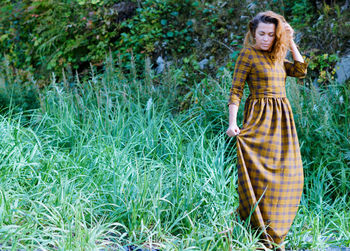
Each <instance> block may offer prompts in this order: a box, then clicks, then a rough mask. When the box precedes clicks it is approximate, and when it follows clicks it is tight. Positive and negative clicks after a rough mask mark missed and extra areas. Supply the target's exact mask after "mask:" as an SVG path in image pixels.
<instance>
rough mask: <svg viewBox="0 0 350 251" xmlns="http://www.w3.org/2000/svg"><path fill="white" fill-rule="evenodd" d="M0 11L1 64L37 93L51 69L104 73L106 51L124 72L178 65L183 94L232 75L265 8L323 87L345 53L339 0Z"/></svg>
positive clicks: (35, 6)
mask: <svg viewBox="0 0 350 251" xmlns="http://www.w3.org/2000/svg"><path fill="white" fill-rule="evenodd" d="M0 8H1V9H0V10H1V13H0V14H1V15H0V41H1V43H0V52H1V54H0V57H1V60H2V61H6V62H7V64H8V65H9V66H10V69H11V71H14V72H16V74H17V75H18V80H21V84H24V85H25V84H26V82H27V81H31V80H30V79H32V78H33V79H35V83H36V85H37V87H39V88H42V87H43V86H46V85H47V84H49V82H50V81H49V78H50V77H51V76H52V72H54V73H55V75H56V77H58V78H60V79H61V78H62V70H64V71H66V72H67V73H68V74H70V75H75V74H76V73H78V74H82V75H84V74H86V73H87V72H88V71H89V69H90V66H91V65H93V66H96V67H97V69H99V68H102V66H103V62H104V60H105V58H106V55H108V54H109V53H110V54H111V55H112V57H113V59H114V60H115V63H116V64H119V65H122V66H123V67H124V68H125V70H130V68H131V65H130V64H131V61H132V60H134V62H135V63H136V65H137V67H138V70H139V71H140V72H142V70H141V69H143V68H144V61H145V58H147V57H148V58H150V61H151V64H152V67H156V66H157V63H156V60H157V58H158V57H159V56H161V57H162V58H163V59H164V60H166V61H171V62H172V64H174V65H177V66H179V67H182V68H184V70H185V76H184V83H183V88H184V89H185V91H186V88H187V91H188V87H190V86H192V85H193V83H194V82H196V81H197V82H198V81H200V80H201V79H202V78H203V76H205V74H211V75H214V76H215V75H216V74H217V73H218V69H220V67H227V68H228V69H231V70H232V67H233V64H234V59H235V56H236V55H237V53H238V51H239V50H240V48H241V46H242V41H243V36H244V33H245V32H246V25H247V22H248V21H249V19H250V18H252V17H253V16H254V15H255V14H256V13H258V12H259V11H264V10H268V9H271V10H273V11H276V12H278V13H280V14H282V15H284V16H285V17H286V19H287V21H289V22H290V23H291V25H292V26H293V27H294V28H295V29H296V30H297V37H296V40H297V42H299V45H300V47H301V49H302V52H303V54H304V55H306V56H307V57H308V58H309V60H310V69H311V71H310V74H309V76H310V77H313V78H320V79H319V82H320V83H321V82H322V83H323V82H327V77H326V72H328V73H333V75H334V71H333V72H332V70H333V67H334V65H335V63H336V61H337V59H338V58H339V57H340V56H341V55H343V54H344V53H346V49H347V48H350V42H349V41H350V32H349V29H350V28H349V27H350V24H349V20H350V14H349V13H350V11H349V6H348V1H345V0H344V1H316V0H315V1H306V0H297V1H289V0H287V1H218V0H216V1H214V0H211V1H199V0H166V1H161V0H146V1H118V0H114V1H112V0H76V1H73V0H58V1H54V0H44V1H41V0H38V1H33V0H11V1H10V0H3V1H1V3H0ZM325 54H326V56H325ZM202 60H208V61H202ZM201 61H202V63H204V65H201V64H199V62H201ZM205 62H207V63H205ZM202 66H204V67H202ZM140 77H141V75H140ZM2 104H3V105H4V103H2Z"/></svg>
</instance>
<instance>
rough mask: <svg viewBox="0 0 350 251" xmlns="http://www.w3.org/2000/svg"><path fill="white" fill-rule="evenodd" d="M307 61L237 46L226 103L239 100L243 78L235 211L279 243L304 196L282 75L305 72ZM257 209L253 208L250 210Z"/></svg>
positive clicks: (298, 158)
mask: <svg viewBox="0 0 350 251" xmlns="http://www.w3.org/2000/svg"><path fill="white" fill-rule="evenodd" d="M306 70H307V64H306V63H301V62H298V61H295V62H294V63H291V62H289V61H285V62H284V64H283V65H282V64H275V63H273V62H272V60H271V59H270V58H269V52H266V51H262V50H257V49H255V48H253V47H248V48H244V49H242V50H241V52H240V54H239V56H238V58H237V61H236V65H235V70H234V76H233V83H232V87H231V89H230V98H229V102H228V103H229V104H236V105H239V104H240V101H241V97H242V93H243V87H244V84H245V82H247V83H248V86H249V90H250V94H249V96H248V98H247V100H246V103H245V107H244V120H243V126H242V128H241V130H240V134H239V135H238V136H237V168H238V193H239V208H238V212H239V214H240V216H241V217H242V218H243V219H247V218H248V217H249V215H250V214H251V224H252V225H253V226H255V227H259V228H261V229H263V230H264V233H265V236H264V238H265V239H267V240H269V241H272V242H274V243H277V244H281V243H282V242H283V240H284V239H285V237H286V235H287V233H288V231H289V229H290V227H291V224H292V222H293V220H294V218H295V215H296V213H297V210H298V206H299V203H300V198H301V195H302V190H303V184H304V176H303V165H302V160H301V155H300V149H299V142H298V136H297V132H296V128H295V124H294V118H293V114H292V109H291V106H290V103H289V101H288V99H287V97H286V90H285V81H286V76H293V77H304V76H305V75H306ZM254 208H255V210H254V211H253V210H252V209H254Z"/></svg>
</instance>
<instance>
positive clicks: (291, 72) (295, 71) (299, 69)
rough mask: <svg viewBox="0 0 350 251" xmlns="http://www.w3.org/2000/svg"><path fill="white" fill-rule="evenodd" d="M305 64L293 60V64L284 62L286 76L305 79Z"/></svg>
mask: <svg viewBox="0 0 350 251" xmlns="http://www.w3.org/2000/svg"><path fill="white" fill-rule="evenodd" d="M307 65H308V64H307V63H302V62H300V61H296V60H294V63H292V62H290V61H288V60H284V68H285V69H286V73H287V76H290V77H297V78H305V76H306V73H307Z"/></svg>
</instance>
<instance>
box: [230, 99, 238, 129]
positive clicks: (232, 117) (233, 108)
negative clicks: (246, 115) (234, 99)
mask: <svg viewBox="0 0 350 251" xmlns="http://www.w3.org/2000/svg"><path fill="white" fill-rule="evenodd" d="M228 110H229V122H228V123H229V126H234V125H237V112H238V106H237V105H234V104H230V105H229V107H228Z"/></svg>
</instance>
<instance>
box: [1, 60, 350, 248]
mask: <svg viewBox="0 0 350 251" xmlns="http://www.w3.org/2000/svg"><path fill="white" fill-rule="evenodd" d="M147 71H150V70H149V69H147V67H146V74H149V73H150V72H149V73H147ZM177 73H178V72H177V71H176V70H170V71H169V72H167V73H165V74H164V76H162V77H161V81H162V83H163V84H162V85H158V84H157V83H155V82H153V80H152V79H153V78H152V77H150V76H149V75H148V76H149V77H148V78H145V79H146V81H143V80H138V79H136V78H135V77H134V78H133V79H131V80H129V81H128V80H127V78H126V77H125V76H124V75H123V73H122V72H120V71H119V70H118V69H115V68H113V67H112V65H111V64H107V69H106V71H105V72H104V73H103V74H95V73H93V71H92V75H91V78H90V79H89V81H84V82H81V81H80V80H79V79H78V78H75V79H74V78H73V80H72V82H69V81H68V80H65V81H63V82H62V83H56V82H55V80H54V79H55V78H54V77H53V80H52V85H51V86H50V87H49V88H48V89H47V91H46V93H45V95H43V96H42V100H41V108H40V109H37V110H33V114H32V115H31V116H30V117H29V118H27V117H26V118H25V119H24V116H25V115H23V114H21V113H18V114H14V115H8V116H3V117H1V118H0V128H1V132H2V135H1V136H2V137H1V138H0V159H1V160H2V161H1V162H0V245H1V248H2V249H20V248H24V249H42V250H54V249H63V250H98V249H107V250H108V249H110V250H118V249H121V248H122V247H125V246H131V245H132V246H139V247H143V248H149V249H152V248H153V249H156V248H157V249H162V250H236V249H243V250H254V249H255V248H256V247H259V245H260V244H259V242H258V240H259V234H260V233H259V232H257V231H254V230H252V229H250V228H249V225H248V224H247V222H241V221H240V220H239V219H237V215H236V213H235V209H236V207H237V205H238V195H237V191H236V186H237V175H236V171H237V170H236V166H235V158H236V155H235V144H234V143H235V142H234V140H229V139H228V138H227V137H226V136H225V134H224V131H225V127H226V126H227V122H226V121H227V111H226V110H225V105H226V95H227V93H228V90H227V88H228V87H229V82H230V74H229V73H228V72H227V73H226V74H224V76H223V78H222V79H221V80H220V81H216V80H214V79H205V80H203V82H202V83H199V84H198V85H197V86H196V88H194V89H193V90H192V98H191V100H190V101H189V102H191V103H192V105H191V107H190V109H188V110H186V111H183V112H181V113H175V112H174V110H175V108H174V107H173V105H174V102H175V100H176V86H177V84H178V81H180V80H179V79H180V78H177V75H176V74H177ZM334 88H335V89H338V90H340V91H341V93H342V94H341V95H348V94H349V93H348V89H345V88H344V89H341V88H342V87H341V86H339V85H336V86H334ZM335 89H334V90H335ZM288 90H292V91H293V93H297V95H291V103H292V104H293V109H294V110H295V117H296V123H297V126H298V127H299V130H300V131H301V133H300V131H299V134H300V142H301V145H302V151H303V153H304V154H305V152H307V151H306V149H305V148H306V147H310V148H311V147H312V146H313V144H314V143H311V140H315V137H316V136H315V137H313V138H312V137H311V136H310V135H309V134H310V130H314V128H315V127H316V129H317V128H318V127H321V125H322V126H323V127H321V128H318V131H317V130H316V129H315V130H316V132H314V134H315V135H317V133H322V132H323V130H330V129H331V130H332V131H331V133H332V132H336V133H337V134H336V135H334V136H335V137H336V140H335V141H332V140H331V139H332V135H329V141H324V140H323V141H321V142H317V144H330V143H332V142H334V145H336V144H339V142H342V143H343V145H342V146H341V147H340V148H339V149H341V150H345V151H344V156H346V154H347V153H346V149H347V150H348V148H347V145H346V144H348V143H349V142H348V141H347V140H348V138H346V137H347V135H346V134H345V135H343V134H344V133H348V130H349V128H347V129H344V128H343V126H344V123H347V122H346V121H349V110H346V109H347V108H346V109H345V110H344V106H342V105H343V104H335V103H334V102H332V101H331V100H329V101H327V103H326V104H327V105H328V107H327V108H324V106H322V109H326V110H327V111H328V115H327V116H328V117H329V118H332V119H335V118H336V117H337V114H339V113H341V114H343V116H342V118H341V120H340V121H337V122H334V121H333V120H331V121H330V122H327V121H325V120H324V117H322V116H320V115H318V116H317V120H312V119H314V117H313V115H312V114H313V113H311V111H312V109H314V108H313V107H312V105H311V102H310V100H309V99H311V98H313V99H314V102H315V103H319V104H323V103H322V102H326V101H325V100H326V98H325V96H327V95H329V93H330V90H331V89H328V90H324V93H322V95H321V94H319V90H315V89H310V90H308V91H310V92H312V95H309V94H307V95H306V94H304V92H306V90H304V91H303V89H300V87H297V86H296V84H295V83H294V82H289V85H288ZM196 99H197V100H198V101H199V102H197V101H196V102H195V100H196ZM343 99H344V100H346V101H344V102H348V99H349V95H348V96H346V97H345V96H344V97H343ZM192 101H193V102H192ZM243 103H244V100H243ZM298 104H302V105H303V106H302V107H298ZM332 108H335V109H334V110H332ZM319 114H323V112H319ZM240 116H241V115H240ZM324 116H326V115H324ZM305 120H307V121H306V122H305ZM344 121H345V122H344ZM301 123H306V124H307V125H308V126H310V128H311V129H309V131H307V133H304V130H307V128H305V127H302V126H301ZM325 126H328V127H325ZM340 127H341V128H340ZM344 130H345V131H344ZM324 147H325V146H324ZM314 148H315V149H318V148H317V147H316V146H315V147H314ZM314 148H312V151H313V149H314ZM337 149H338V148H337ZM310 151H311V150H310ZM335 151H338V150H334V151H333V152H332V154H336V152H335ZM346 161H348V159H347V158H346V157H344V158H343V159H337V160H336V159H334V156H333V155H331V154H329V155H325V154H320V153H317V154H315V155H314V157H313V158H309V157H306V158H305V159H304V167H305V170H306V174H307V176H306V184H305V192H304V197H303V200H302V205H301V208H300V210H299V214H298V217H297V218H296V220H295V224H294V226H293V228H292V230H291V232H290V234H289V235H288V237H287V240H286V241H287V246H289V247H291V248H294V249H296V248H306V247H310V248H322V247H326V246H329V245H344V246H349V245H350V243H349V239H350V238H349V237H350V227H349V224H350V223H349V222H350V214H349V211H350V210H349V207H350V203H349V198H348V197H347V193H345V192H346V191H348V189H349V169H348V167H347V164H348V162H346ZM334 169H335V170H334Z"/></svg>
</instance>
